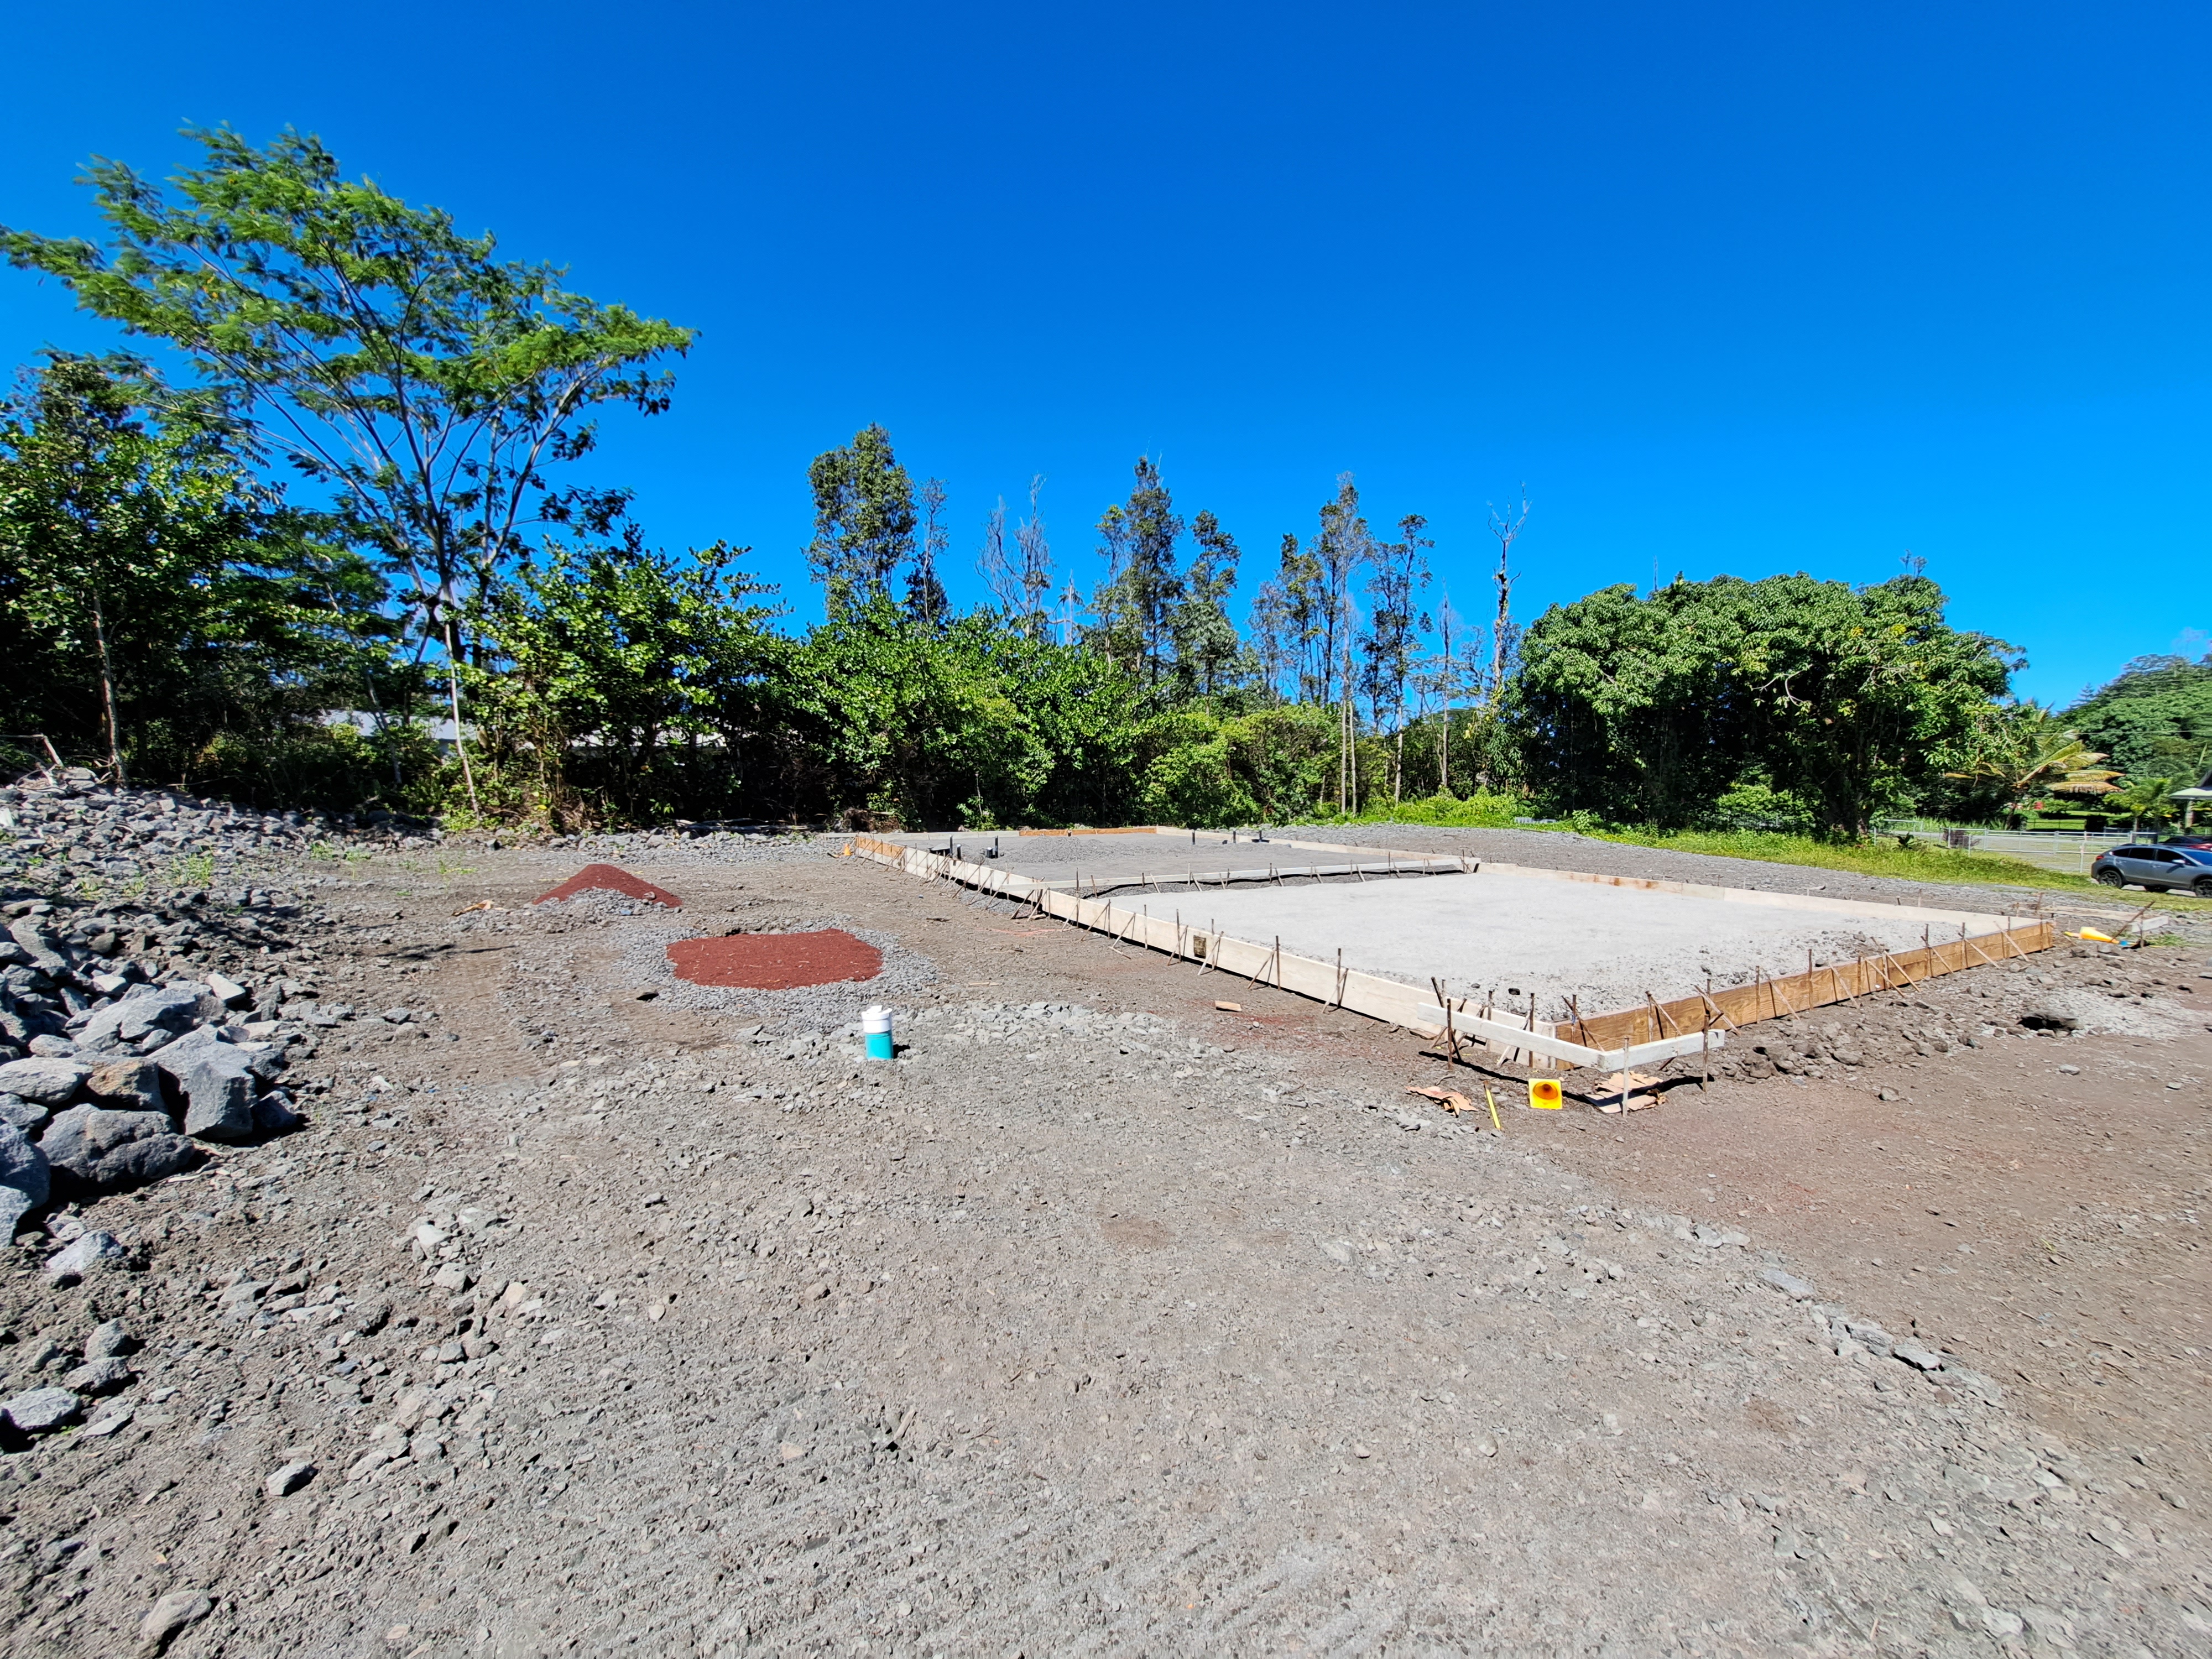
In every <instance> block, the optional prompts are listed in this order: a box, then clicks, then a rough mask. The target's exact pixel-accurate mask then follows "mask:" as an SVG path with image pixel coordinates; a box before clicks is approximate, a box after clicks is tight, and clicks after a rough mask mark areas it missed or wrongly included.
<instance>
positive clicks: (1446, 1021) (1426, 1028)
mask: <svg viewBox="0 0 2212 1659" xmlns="http://www.w3.org/2000/svg"><path fill="white" fill-rule="evenodd" d="M1291 844H1292V845H1299V844H1300V843H1291ZM1303 845H1304V846H1306V847H1316V845H1317V844H1316V843H1313V842H1306V843H1303ZM1344 850H1347V851H1349V850H1352V849H1350V848H1346V849H1344ZM1358 850H1361V851H1367V850H1371V849H1366V848H1361V849H1358ZM846 851H847V852H848V854H861V855H864V856H866V857H867V858H870V859H872V860H876V861H878V862H879V863H883V864H888V865H891V866H895V867H896V868H898V869H902V870H904V871H906V872H908V873H910V874H913V875H917V876H921V877H923V878H933V879H938V880H944V881H951V882H955V883H957V884H960V885H962V886H964V887H969V888H972V889H974V890H975V891H977V892H980V893H986V894H989V895H992V896H996V897H999V898H1004V899H1010V900H1013V901H1015V902H1019V903H1024V904H1027V905H1029V906H1030V908H1033V909H1035V910H1036V911H1037V912H1038V913H1039V914H1041V915H1053V916H1058V917H1060V918H1061V919H1063V920H1065V921H1071V922H1073V923H1074V924H1075V925H1076V926H1078V927H1087V928H1090V929H1091V930H1092V931H1094V932H1097V933H1105V934H1108V935H1109V936H1111V937H1112V938H1114V939H1116V940H1118V941H1121V942H1122V943H1124V944H1130V945H1142V946H1144V947H1145V948H1146V949H1148V950H1153V951H1162V952H1164V953H1165V954H1167V955H1170V956H1173V957H1179V958H1181V959H1182V960H1184V961H1188V962H1194V963H1199V964H1200V966H1201V967H1202V968H1204V969H1211V970H1216V971H1218V972H1222V973H1226V974H1233V975H1237V977H1239V978H1242V979H1249V980H1251V981H1254V982H1255V983H1256V984H1261V985H1273V986H1275V987H1279V989H1282V990H1285V991H1291V992H1294V993H1296V994H1298V995H1300V996H1304V997H1310V998H1312V999H1313V1000H1315V1001H1316V1002H1322V1003H1325V1004H1327V1005H1328V1006H1330V1007H1333V1008H1345V1009H1349V1010H1350V1011H1351V1012H1353V1013H1357V1014H1364V1015H1366V1016H1367V1017H1368V1018H1371V1019H1379V1020H1384V1021H1387V1022H1389V1024H1394V1025H1401V1026H1404V1027H1405V1028H1407V1030H1413V1031H1416V1032H1419V1033H1420V1034H1421V1035H1422V1036H1429V1037H1442V1038H1444V1039H1445V1040H1447V1041H1448V1042H1452V1043H1453V1044H1454V1045H1455V1046H1456V1044H1457V1043H1458V1042H1470V1043H1480V1044H1482V1045H1484V1046H1486V1047H1487V1048H1490V1049H1491V1050H1492V1054H1494V1055H1497V1056H1501V1057H1503V1058H1504V1059H1505V1060H1507V1061H1509V1062H1510V1061H1512V1060H1519V1059H1524V1058H1525V1059H1526V1060H1528V1063H1530V1064H1531V1065H1534V1066H1567V1067H1579V1066H1600V1067H1603V1068H1605V1069H1607V1070H1626V1069H1628V1068H1629V1067H1632V1066H1638V1065H1648V1064H1652V1063H1656V1062H1657V1061H1661V1060H1669V1059H1672V1058H1674V1057H1676V1056H1678V1055H1681V1054H1710V1053H1711V1050H1713V1049H1715V1048H1722V1047H1724V1046H1725V1045H1726V1043H1727V1041H1728V1033H1729V1031H1730V1030H1734V1029H1735V1028H1737V1027H1739V1026H1743V1025H1748V1024H1755V1023H1756V1022H1758V1021H1759V1020H1763V1019H1772V1018H1779V1017H1784V1016H1787V1015H1791V1014H1799V1013H1803V1012H1805V1011H1806V1010H1807V1009H1808V1008H1817V1007H1821V1006H1826V1005H1828V1004H1831V1003H1837V1002H1844V1001H1847V1000H1851V999H1853V998H1855V997H1859V996H1864V995H1868V994H1874V993H1879V992H1880V991H1881V990H1883V989H1885V988H1892V989H1893V988H1895V987H1899V986H1903V985H1914V984H1917V983H1919V982H1920V981H1922V980H1926V979H1933V978H1935V977H1936V975H1941V974H1949V973H1956V972H1958V971H1959V970H1960V969H1962V968H1972V967H1978V966H1980V965H1981V964H1982V963H1995V962H1999V961H2002V960H2005V959H2007V958H2009V957H2021V956H2026V955H2027V954H2028V953H2029V952H2030V951H2042V950H2048V949H2049V948H2050V947H2051V945H2052V944H2054V943H2055V942H2056V941H2057V937H2058V933H2057V927H2055V925H2054V924H2052V923H2051V922H2050V921H2042V920H2037V921H2028V922H2019V923H2015V921H2012V920H2011V919H2009V918H2004V919H1997V918H1990V917H1986V916H1984V917H1977V918H1975V920H1977V921H1993V920H2002V927H2001V928H2000V929H1998V930H1996V931H1992V932H1990V933H1980V934H1972V933H1968V932H1967V931H1966V929H1967V924H1966V921H1963V920H1960V919H1959V918H1958V917H1957V916H1955V915H1953V914H1952V913H1948V912H1942V911H1929V912H1919V913H1917V914H1923V915H1929V916H1931V917H1935V918H1941V919H1943V920H1946V921H1952V922H1954V923H1955V925H1957V926H1958V927H1959V930H1960V933H1959V937H1958V938H1957V939H1952V940H1946V941H1945V942H1944V943H1942V944H1941V945H1937V944H1936V943H1934V942H1933V940H1932V937H1931V939H1930V942H1929V944H1928V945H1926V946H1924V947H1923V948H1922V949H1920V950H1917V951H1902V952H1885V953H1883V954H1881V955H1880V956H1877V957H1863V958H1862V959H1860V960H1859V961H1857V962H1854V963H1838V964H1836V965H1834V966H1832V967H1814V968H1810V969H1808V970H1807V971H1806V972H1805V973H1803V974H1799V975H1791V976H1790V977H1788V978H1784V979H1779V980H1776V979H1769V978H1766V977H1765V976H1764V975H1762V976H1760V977H1759V979H1757V980H1756V981H1753V983H1751V984H1749V985H1740V986H1732V987H1726V988H1724V989H1722V990H1717V991H1713V992H1711V993H1710V994H1708V993H1702V992H1701V993H1699V994H1697V995H1695V996H1692V997H1686V998H1679V999H1677V1000H1674V1001H1671V1002H1658V1001H1656V1000H1654V1001H1651V1002H1649V1003H1647V1004H1646V1005H1645V1006H1643V1007H1640V1008H1627V1009H1622V1010H1620V1011H1619V1012H1614V1013H1607V1014H1597V1015H1592V1016H1589V1017H1587V1018H1583V1019H1580V1020H1569V1021H1566V1022H1564V1023H1560V1024H1552V1023H1550V1022H1547V1021H1541V1020H1538V1019H1537V1018H1535V1017H1534V1011H1533V1009H1532V1010H1531V1012H1529V1013H1528V1015H1527V1016H1525V1017H1523V1018H1516V1019H1514V1020H1502V1019H1498V1018H1495V1016H1494V1011H1492V1010H1491V1009H1488V1008H1485V1007H1483V1006H1480V1005H1479V1004H1477V1003H1475V1002H1474V1000H1472V999H1468V998H1460V997H1446V998H1443V999H1442V1000H1439V996H1440V987H1438V988H1437V989H1432V990H1428V991H1424V990H1421V989H1419V988H1418V987H1414V986H1411V985H1407V984H1406V983H1404V982H1403V981H1400V980H1395V979H1387V978H1385V977H1383V975H1379V974H1370V973H1366V972H1364V971H1362V970H1360V969H1353V968H1346V967H1345V966H1344V965H1343V963H1342V962H1341V961H1338V962H1336V963H1326V962H1321V961H1317V960H1316V959H1314V958H1313V957H1302V956H1299V955H1297V954H1296V953H1295V952H1292V951H1285V950H1284V949H1283V942H1282V940H1281V939H1274V940H1273V941H1272V942H1271V943H1268V944H1264V945H1263V944H1261V943H1258V942H1257V941H1255V940H1252V939H1233V938H1231V937H1229V936H1227V935H1225V934H1222V933H1217V932H1216V931H1215V930H1213V929H1212V928H1211V927H1201V926H1200V925H1199V924H1197V923H1195V922H1188V921H1182V919H1181V918H1180V917H1174V916H1154V915H1146V914H1145V913H1143V912H1141V911H1137V910H1130V909H1127V908H1121V907H1118V906H1115V905H1113V904H1110V903H1109V902H1106V901H1104V900H1103V899H1091V898H1085V897H1083V896H1081V895H1080V894H1079V893H1071V892H1067V891H1064V890H1061V889H1060V888H1059V887H1057V886H1054V884H1049V883H1047V882H1044V881H1041V880H1038V879H1036V878H1033V877H1030V876H1024V875H1018V874H1017V873H1015V872H1013V871H1011V870H1003V869H994V868H991V867H990V866H986V865H980V864H971V863H968V862H966V861H964V860H959V859H955V858H953V857H951V855H949V854H944V853H933V852H930V851H927V849H925V848H918V847H901V846H899V845H898V844H897V843H896V842H887V841H881V840H878V839H877V838H876V837H874V836H852V837H851V838H849V839H848V841H847V842H846ZM1407 857H1408V858H1409V859H1416V860H1417V859H1418V855H1415V854H1407ZM1423 861H1424V862H1425V860H1423ZM1493 867H1495V866H1493ZM1516 873H1517V872H1516ZM1527 873H1530V874H1538V875H1546V876H1553V877H1560V878H1566V879H1587V878H1579V877H1577V876H1575V875H1574V874H1573V873H1572V872H1546V871H1537V872H1527ZM1599 879H1603V878H1599ZM1635 885H1638V886H1659V885H1662V884H1656V883H1641V882H1638V883H1636V884H1635ZM1668 885H1671V884H1668ZM1702 891H1705V892H1710V893H1715V894H1726V895H1728V896H1741V897H1742V898H1744V899H1745V900H1747V901H1748V902H1756V903H1759V904H1771V903H1774V902H1776V899H1775V896H1773V895H1771V894H1766V893H1752V892H1747V891H1743V890H1736V889H1718V888H1715V889H1703V890H1702ZM1805 908H1810V909H1820V910H1838V909H1849V910H1851V911H1857V912H1865V911H1869V910H1874V909H1876V908H1881V909H1887V908H1888V907H1875V906H1872V905H1866V904H1862V903H1857V902H1850V901H1838V900H1828V901H1826V902H1812V903H1809V904H1808V905H1807V906H1806V907H1805ZM1930 926H1931V928H1932V926H1933V923H1932V921H1931V924H1930Z"/></svg>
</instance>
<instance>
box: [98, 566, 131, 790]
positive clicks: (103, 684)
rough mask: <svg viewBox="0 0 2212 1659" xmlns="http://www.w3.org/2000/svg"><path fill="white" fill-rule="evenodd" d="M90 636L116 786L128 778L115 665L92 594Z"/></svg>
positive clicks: (103, 623) (121, 784)
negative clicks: (97, 660) (96, 651)
mask: <svg viewBox="0 0 2212 1659" xmlns="http://www.w3.org/2000/svg"><path fill="white" fill-rule="evenodd" d="M92 638H93V642H94V644H95V645H96V646H97V647H99V649H100V708H101V712H102V713H103V714H105V715H106V718H107V765H108V769H109V770H110V771H111V772H112V773H113V774H114V775H115V783H116V787H118V788H120V787H123V786H124V785H125V784H126V783H128V782H129V781H130V780H129V779H128V778H127V777H125V775H124V772H123V736H122V733H121V732H119V731H118V729H117V726H116V720H115V665H114V664H112V662H110V661H109V660H108V656H107V619H106V617H103V616H101V615H100V595H99V593H98V592H94V594H93V595H92Z"/></svg>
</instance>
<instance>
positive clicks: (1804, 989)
mask: <svg viewBox="0 0 2212 1659" xmlns="http://www.w3.org/2000/svg"><path fill="white" fill-rule="evenodd" d="M2058 938H2059V934H2058V928H2057V924H2056V923H2054V922H2051V921H2028V922H2021V923H2019V924H2017V925H2015V924H2012V923H2010V922H2009V921H2008V925H2007V926H2006V927H2003V928H2002V929H2001V930H1999V931H1996V932H1993V933H1980V934H1971V933H1966V931H1965V930H1964V927H1961V929H1960V935H1959V937H1958V938H1957V939H1947V940H1945V941H1944V942H1943V943H1942V944H1941V945H1935V944H1930V945H1924V946H1923V947H1922V948H1921V949H1920V950H1917V951H1884V952H1883V953H1882V954H1881V955H1880V956H1872V957H1860V958H1859V959H1858V960H1857V961H1856V962H1839V963H1826V964H1823V965H1821V966H1819V967H1814V968H1808V969H1806V970H1805V971H1804V972H1803V973H1802V974H1792V975H1789V976H1788V977H1786V978H1783V979H1769V978H1767V977H1766V976H1765V975H1759V977H1758V978H1756V979H1754V980H1753V981H1752V982H1751V983H1750V984H1748V985H1735V986H1729V987H1725V988H1723V989H1721V990H1717V991H1711V992H1704V993H1700V994H1698V995H1695V996H1688V997H1678V998H1676V999H1675V1000H1674V1001H1672V1002H1650V1003H1646V1004H1645V1005H1644V1006H1643V1007H1641V1008H1624V1009H1621V1010H1620V1012H1617V1013H1610V1014H1596V1015H1593V1016H1591V1017H1590V1018H1588V1019H1583V1020H1578V1021H1577V1020H1566V1021H1563V1022H1561V1024H1559V1027H1558V1030H1559V1034H1560V1035H1561V1036H1568V1037H1571V1038H1572V1039H1573V1040H1574V1041H1576V1042H1581V1043H1583V1044H1585V1045H1586V1046H1589V1047H1592V1048H1601V1047H1602V1048H1611V1047H1617V1046H1619V1045H1620V1044H1623V1043H1635V1042H1652V1041H1656V1039H1658V1038H1660V1037H1662V1036H1677V1035H1680V1033H1682V1032H1686V1031H1699V1030H1705V1029H1707V1028H1708V1027H1711V1028H1713V1029H1717V1030H1726V1029H1729V1028H1730V1027H1733V1026H1738V1025H1750V1024H1755V1023H1756V1022H1758V1021H1759V1020H1762V1019H1782V1018H1788V1017H1789V1016H1790V1015H1793V1014H1802V1013H1803V1012H1806V1011H1807V1010H1808V1009H1811V1008H1824V1007H1827V1006H1832V1005H1833V1004H1835V1003H1838V1002H1855V1001H1857V1000H1858V999H1859V998H1861V997H1863V996H1877V995H1879V994H1881V993H1882V992H1884V991H1894V990H1898V989H1900V988H1902V987H1906V986H1911V985H1917V984H1918V983H1919V982H1920V981H1922V980H1925V979H1934V978H1936V977H1937V976H1938V975H1942V974H1955V973H1957V972H1959V971H1960V969H1966V968H1979V967H1983V966H1984V965H1994V964H1996V963H2000V962H2004V961H2007V960H2008V959H2010V958H2013V957H2024V956H2027V954H2029V953H2030V952H2031V951H2047V950H2049V949H2050V948H2051V946H2052V945H2055V944H2057V942H2058Z"/></svg>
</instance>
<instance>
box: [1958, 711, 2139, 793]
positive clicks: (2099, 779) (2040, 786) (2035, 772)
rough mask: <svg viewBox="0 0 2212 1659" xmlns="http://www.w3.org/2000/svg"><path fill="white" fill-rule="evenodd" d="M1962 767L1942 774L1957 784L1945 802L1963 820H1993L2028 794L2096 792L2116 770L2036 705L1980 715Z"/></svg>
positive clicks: (2057, 716)
mask: <svg viewBox="0 0 2212 1659" xmlns="http://www.w3.org/2000/svg"><path fill="white" fill-rule="evenodd" d="M1964 750H1965V752H1964V756H1963V758H1962V759H1961V761H1960V763H1959V764H1958V765H1956V766H1955V767H1954V769H1951V770H1950V771H1948V772H1946V773H1945V774H1944V777H1945V778H1946V780H1947V781H1949V782H1951V783H1952V784H1954V785H1955V786H1957V787H1956V789H1955V791H1954V792H1952V793H1951V799H1949V800H1948V801H1947V802H1946V803H1945V804H1946V805H1949V806H1951V808H1952V809H1953V810H1954V811H1955V812H1957V814H1958V815H1959V816H1960V817H1973V818H1987V817H1996V816H1997V815H1998V814H2001V813H2004V812H2008V811H2014V810H2015V809H2017V808H2018V807H2019V806H2020V805H2021V804H2022V803H2023V802H2024V801H2025V800H2026V799H2027V797H2029V796H2030V795H2033V794H2036V793H2041V792H2044V791H2052V792H2055V793H2060V794H2070V793H2085V794H2097V793H2105V792H2106V791H2107V790H2109V788H2110V787H2111V784H2112V779H2113V778H2114V776H2116V775H2117V774H2115V773H2114V772H2112V771H2111V770H2108V769H2104V768H2101V767H2100V766H2099V765H2098V763H2099V762H2100V761H2102V760H2105V759H2106V758H2107V757H2106V756H2105V755H2104V754H2102V753H2101V752H2100V751H2099V750H2093V749H2092V748H2090V747H2089V745H2088V744H2086V743H2084V742H2083V741H2082V740H2081V732H2078V731H2076V730H2075V728H2074V726H2073V725H2072V724H2071V723H2070V722H2069V721H2068V720H2066V719H2065V718H2064V717H2063V716H2062V715H2060V714H2056V713H2054V712H2053V711H2052V710H2051V709H2049V708H2045V707H2044V706H2043V705H2041V704H2040V703H2036V702H1992V703H1989V704H1987V705H1985V706H1984V708H1981V709H1980V710H1978V711H1977V713H1976V716H1975V718H1974V720H1973V722H1972V731H1971V733H1970V735H1969V736H1968V737H1967V738H1966V743H1965V744H1964Z"/></svg>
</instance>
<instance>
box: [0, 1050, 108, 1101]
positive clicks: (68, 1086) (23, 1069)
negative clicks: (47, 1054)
mask: <svg viewBox="0 0 2212 1659" xmlns="http://www.w3.org/2000/svg"><path fill="white" fill-rule="evenodd" d="M91 1070H92V1068H91V1067H90V1066H83V1065H80V1064H78V1063H77V1062H76V1060H53V1059H43V1058H33V1059H30V1060H11V1061H9V1063H8V1064H7V1065H5V1066H0V1091H4V1092H5V1093H8V1094H11V1095H20V1096H21V1097H22V1098H23V1099H25V1100H27V1101H30V1102H31V1103H33V1104H34V1105H39V1106H66V1105H68V1104H69V1103H70V1101H71V1100H72V1099H74V1098H75V1097H76V1091H77V1089H78V1087H79V1086H80V1085H82V1083H83V1082H84V1079H85V1078H86V1076H87V1075H88V1073H90V1072H91Z"/></svg>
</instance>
